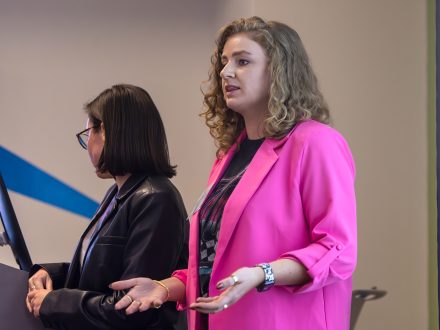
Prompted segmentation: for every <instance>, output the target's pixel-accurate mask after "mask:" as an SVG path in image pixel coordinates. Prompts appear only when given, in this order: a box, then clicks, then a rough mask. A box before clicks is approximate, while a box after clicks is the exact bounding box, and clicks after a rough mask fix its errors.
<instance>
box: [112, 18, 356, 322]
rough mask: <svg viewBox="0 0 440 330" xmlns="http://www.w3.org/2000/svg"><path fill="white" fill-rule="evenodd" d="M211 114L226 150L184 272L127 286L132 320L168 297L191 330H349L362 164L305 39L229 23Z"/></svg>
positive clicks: (197, 218) (125, 305)
mask: <svg viewBox="0 0 440 330" xmlns="http://www.w3.org/2000/svg"><path fill="white" fill-rule="evenodd" d="M212 63H213V66H212V71H211V73H210V85H209V89H208V90H207V91H206V93H205V106H206V111H205V113H204V116H205V119H206V123H207V125H208V127H209V128H210V133H211V135H212V136H213V137H214V138H215V140H216V142H217V144H218V146H219V149H218V152H217V160H216V162H215V164H214V166H213V168H212V171H211V174H210V177H209V180H208V188H207V191H206V193H205V195H204V196H205V197H204V198H203V199H202V201H201V202H200V203H199V206H198V207H197V208H196V209H195V211H194V212H193V214H192V216H191V232H190V256H189V263H188V269H185V270H180V271H177V272H175V273H174V274H173V276H172V277H171V278H168V279H164V280H163V281H160V282H158V281H152V280H150V279H146V278H136V279H132V280H127V281H122V282H115V283H113V284H112V288H113V289H115V290H122V289H128V288H131V289H130V290H129V291H128V293H127V294H126V295H125V296H124V298H122V299H121V301H120V302H119V303H118V304H117V305H116V308H118V309H126V312H127V313H128V314H130V313H134V312H137V311H144V310H146V309H148V308H150V307H155V308H159V307H160V306H161V304H163V303H164V302H165V301H167V300H174V301H177V302H178V308H181V309H183V308H187V307H188V308H189V309H188V311H189V312H188V324H189V329H191V330H196V329H197V330H199V329H210V330H219V329H249V330H251V329H252V330H255V329H262V330H263V329H264V330H267V329H298V330H306V329H307V330H320V329H327V330H347V329H348V328H349V319H350V304H351V291H352V286H351V282H352V280H351V278H352V274H353V271H354V269H355V264H356V202H355V192H354V177H355V168H354V163H353V159H352V155H351V153H350V150H349V147H348V145H347V143H346V142H345V140H344V138H343V137H342V136H341V135H340V134H339V133H338V132H337V131H335V130H334V129H333V128H331V127H329V126H328V122H329V121H330V116H329V112H328V108H327V106H326V104H325V101H324V99H323V97H322V94H321V93H320V91H319V89H318V84H317V79H316V77H315V75H314V73H313V71H312V68H311V66H310V63H309V59H308V56H307V54H306V52H305V50H304V47H303V45H302V42H301V40H300V38H299V36H298V34H297V33H296V32H295V31H294V30H293V29H291V28H290V27H288V26H287V25H285V24H282V23H278V22H265V21H264V20H262V19H261V18H258V17H251V18H248V19H239V20H236V21H234V22H232V23H230V24H228V25H226V26H225V27H224V28H223V29H222V30H221V31H220V35H219V38H218V40H217V49H216V51H215V53H214V55H213V57H212Z"/></svg>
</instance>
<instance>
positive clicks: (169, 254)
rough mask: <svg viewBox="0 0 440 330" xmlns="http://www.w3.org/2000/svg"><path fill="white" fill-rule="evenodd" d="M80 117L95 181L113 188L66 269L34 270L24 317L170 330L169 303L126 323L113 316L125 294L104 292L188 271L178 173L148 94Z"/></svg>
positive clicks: (130, 94) (69, 324) (70, 325)
mask: <svg viewBox="0 0 440 330" xmlns="http://www.w3.org/2000/svg"><path fill="white" fill-rule="evenodd" d="M85 110H86V112H87V115H88V120H87V127H86V129H85V130H83V131H82V132H80V133H78V134H77V138H78V141H79V143H80V145H81V146H82V147H83V148H84V149H87V151H88V153H89V156H90V160H91V163H92V165H93V166H94V168H95V170H96V174H97V176H98V177H100V178H113V179H114V180H115V184H114V185H113V186H112V187H111V188H110V189H109V191H108V192H107V194H106V195H105V197H104V199H103V201H102V203H101V205H100V206H99V209H98V211H97V212H96V214H95V216H94V217H93V219H92V221H91V223H90V225H89V226H88V228H87V229H86V231H85V232H84V234H83V235H82V236H81V239H80V241H79V244H78V247H77V249H76V252H75V255H74V257H73V259H72V261H71V263H55V264H43V265H34V267H33V269H32V271H31V273H30V278H29V293H28V296H27V299H26V304H27V306H28V309H29V311H30V312H31V313H33V314H34V316H35V317H39V318H40V319H41V321H42V322H43V324H44V325H45V326H46V327H50V328H53V329H72V330H73V329H82V330H86V329H158V330H159V329H160V330H161V329H175V323H176V321H177V317H178V313H177V311H176V309H175V306H174V305H173V304H172V303H164V304H163V306H156V307H158V308H156V309H151V310H149V311H148V312H146V313H141V314H137V315H127V314H126V313H125V312H123V311H116V310H115V308H114V305H115V304H116V303H117V302H118V301H119V299H120V298H121V297H122V296H124V292H120V291H113V290H112V289H110V288H109V284H110V283H112V282H114V281H115V280H122V279H130V278H133V277H138V276H146V277H149V278H152V279H156V280H160V279H162V278H165V277H168V276H170V275H171V274H172V272H173V271H174V270H176V269H179V268H182V267H186V264H187V258H188V252H187V248H188V246H187V230H188V228H187V221H186V212H185V208H184V205H183V202H182V199H181V196H180V194H179V192H178V191H177V189H176V188H175V187H174V186H173V184H172V183H171V182H170V180H169V178H171V177H173V176H174V175H175V174H176V171H175V168H174V167H173V166H171V165H170V160H169V155H168V148H167V141H166V136H165V130H164V127H163V124H162V120H161V118H160V115H159V112H158V110H157V109H156V106H155V104H154V103H153V100H152V99H151V97H150V96H149V94H148V93H147V92H146V91H145V90H143V89H142V88H140V87H136V86H132V85H115V86H113V87H111V88H109V89H106V90H105V91H103V92H102V93H101V94H100V95H98V96H97V97H96V98H95V99H94V100H93V101H92V102H90V103H88V104H86V106H85ZM156 283H157V284H158V285H161V283H160V282H156ZM131 303H132V304H139V303H140V302H139V301H137V300H133V301H131Z"/></svg>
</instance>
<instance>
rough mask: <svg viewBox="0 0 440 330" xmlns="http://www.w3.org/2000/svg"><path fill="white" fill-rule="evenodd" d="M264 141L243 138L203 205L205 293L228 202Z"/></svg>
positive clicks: (201, 264) (202, 288)
mask: <svg viewBox="0 0 440 330" xmlns="http://www.w3.org/2000/svg"><path fill="white" fill-rule="evenodd" d="M263 141H264V139H258V140H249V139H245V140H243V142H242V143H241V144H240V146H239V148H238V150H237V151H236V153H235V155H234V157H233V158H232V160H231V162H230V163H229V165H228V167H227V169H226V171H225V173H224V174H223V176H222V178H221V179H220V180H219V182H218V183H217V185H216V186H215V187H214V188H213V190H212V191H211V192H210V193H209V195H208V197H207V198H206V200H205V201H204V203H203V205H202V207H201V208H200V212H199V221H200V247H199V251H200V254H199V280H200V291H201V292H200V293H201V295H202V296H207V294H208V286H209V281H210V279H211V271H212V264H213V262H214V257H215V252H216V249H217V241H218V234H219V231H220V225H221V220H222V215H223V210H224V208H225V205H226V202H227V201H228V199H229V197H230V196H231V194H232V192H233V191H234V189H235V187H236V186H237V184H238V182H239V181H240V179H241V177H242V176H243V174H244V172H245V171H246V168H247V166H248V165H249V163H250V162H251V160H252V158H253V157H254V155H255V153H256V152H257V150H258V148H259V147H260V146H261V144H262V143H263Z"/></svg>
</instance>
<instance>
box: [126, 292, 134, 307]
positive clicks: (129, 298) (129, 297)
mask: <svg viewBox="0 0 440 330" xmlns="http://www.w3.org/2000/svg"><path fill="white" fill-rule="evenodd" d="M125 296H126V297H127V298H128V300H130V302H129V303H128V304H129V305H130V304H131V303H133V298H132V297H131V296H129V295H128V294H126V295H125Z"/></svg>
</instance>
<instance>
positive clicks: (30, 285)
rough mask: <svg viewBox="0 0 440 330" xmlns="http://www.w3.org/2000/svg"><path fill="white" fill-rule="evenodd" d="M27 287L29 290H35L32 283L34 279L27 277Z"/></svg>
mask: <svg viewBox="0 0 440 330" xmlns="http://www.w3.org/2000/svg"><path fill="white" fill-rule="evenodd" d="M28 288H29V291H32V290H35V288H36V287H35V284H34V280H33V279H32V278H31V279H29V281H28Z"/></svg>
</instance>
